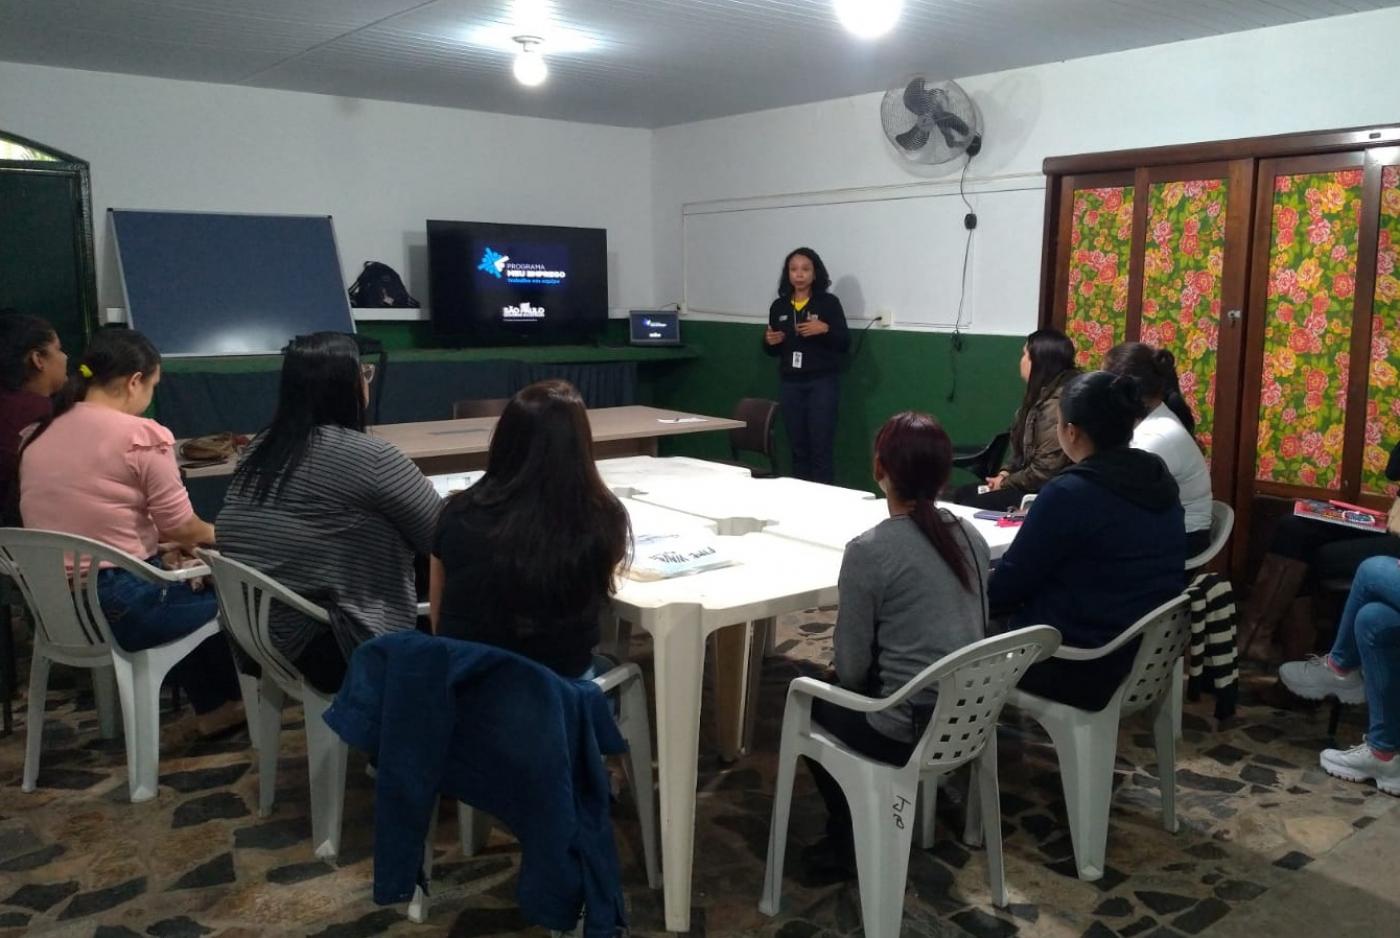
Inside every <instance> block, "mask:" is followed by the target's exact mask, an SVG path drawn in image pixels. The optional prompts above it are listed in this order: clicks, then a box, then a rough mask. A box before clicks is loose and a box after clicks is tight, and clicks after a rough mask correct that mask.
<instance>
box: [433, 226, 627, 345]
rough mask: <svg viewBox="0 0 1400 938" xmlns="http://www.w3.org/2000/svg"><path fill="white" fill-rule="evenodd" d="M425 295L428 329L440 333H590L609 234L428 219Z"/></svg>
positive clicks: (602, 310)
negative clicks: (430, 316) (428, 316)
mask: <svg viewBox="0 0 1400 938" xmlns="http://www.w3.org/2000/svg"><path fill="white" fill-rule="evenodd" d="M428 295H429V300H428V304H429V307H430V310H431V313H432V322H433V331H434V332H435V333H436V334H437V335H438V336H440V337H443V338H446V339H456V340H459V341H462V342H471V343H475V344H481V345H510V344H515V343H527V342H528V343H542V344H555V343H568V342H580V341H585V340H589V339H593V338H595V337H596V336H597V335H599V334H600V333H601V332H602V331H603V329H604V328H605V327H606V325H607V321H608V233H607V231H606V230H604V229H602V228H561V227H555V226H550V225H502V224H495V223H491V222H463V221H433V220H430V221H429V222H428Z"/></svg>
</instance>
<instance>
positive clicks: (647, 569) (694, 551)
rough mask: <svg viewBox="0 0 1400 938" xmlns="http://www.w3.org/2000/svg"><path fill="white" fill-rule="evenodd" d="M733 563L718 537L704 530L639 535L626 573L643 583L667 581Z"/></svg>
mask: <svg viewBox="0 0 1400 938" xmlns="http://www.w3.org/2000/svg"><path fill="white" fill-rule="evenodd" d="M734 563H736V561H735V560H734V558H732V557H730V556H729V555H728V554H727V553H726V552H725V550H724V549H723V548H722V547H721V546H720V544H719V541H718V538H717V537H716V536H714V535H710V534H708V533H706V532H702V531H689V532H686V533H684V534H639V535H637V539H636V544H635V547H634V553H633V556H632V564H631V566H630V567H628V569H627V575H628V576H629V577H631V578H632V579H634V580H641V581H643V582H649V581H652V580H669V579H671V578H672V577H678V576H689V575H690V574H692V573H700V572H702V571H705V570H714V569H716V568H718V567H728V566H732V565H733V564H734Z"/></svg>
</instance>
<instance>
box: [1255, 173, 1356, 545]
mask: <svg viewBox="0 0 1400 938" xmlns="http://www.w3.org/2000/svg"><path fill="white" fill-rule="evenodd" d="M1366 165H1367V155H1366V154H1365V153H1364V152H1361V151H1352V152H1349V153H1348V152H1342V153H1319V154H1313V155H1308V156H1287V157H1280V158H1277V159H1266V160H1261V161H1260V162H1259V166H1258V170H1257V173H1256V189H1257V192H1258V194H1259V197H1258V198H1257V199H1256V200H1255V204H1254V227H1253V232H1252V235H1251V242H1252V243H1251V249H1250V254H1251V256H1252V260H1251V262H1250V286H1249V308H1248V310H1247V311H1246V313H1245V335H1244V341H1245V343H1246V346H1245V365H1244V384H1243V387H1242V389H1241V394H1240V408H1241V410H1240V422H1239V450H1238V453H1237V457H1236V465H1235V492H1234V499H1235V517H1236V524H1237V525H1238V527H1239V528H1240V529H1241V530H1243V531H1248V530H1249V523H1250V520H1251V516H1252V514H1253V509H1254V500H1255V499H1256V498H1258V497H1261V496H1265V497H1274V498H1316V497H1317V496H1318V494H1319V490H1318V489H1317V488H1316V487H1308V486H1299V485H1287V484H1283V483H1277V482H1262V483H1261V482H1259V481H1258V480H1257V479H1256V478H1255V466H1256V462H1257V460H1258V455H1259V402H1260V398H1261V396H1262V391H1261V388H1260V383H1261V381H1262V380H1263V376H1264V338H1265V335H1266V333H1267V328H1268V322H1267V316H1268V308H1269V260H1270V256H1271V254H1272V250H1273V240H1274V239H1273V228H1274V225H1273V221H1274V219H1273V206H1274V202H1273V199H1272V198H1265V197H1264V196H1265V195H1266V194H1269V193H1272V192H1273V187H1274V179H1276V178H1277V177H1278V176H1285V175H1293V174H1298V173H1331V172H1338V171H1341V170H1346V169H1361V170H1363V172H1364V170H1365V167H1366ZM1377 172H1379V170H1377ZM1377 178H1378V179H1379V176H1378V177H1377ZM1365 198H1366V186H1365V182H1364V180H1363V184H1362V200H1363V201H1362V207H1363V210H1364V207H1365V204H1366V203H1365ZM1378 220H1379V219H1372V220H1371V222H1370V224H1371V242H1370V243H1371V246H1372V250H1374V248H1375V244H1376V226H1377V222H1378ZM1366 224H1367V219H1366V214H1365V212H1364V211H1363V212H1362V218H1361V231H1360V232H1359V233H1358V237H1357V271H1358V274H1359V272H1360V271H1361V269H1362V260H1361V259H1362V257H1363V256H1364V255H1363V254H1362V253H1361V251H1362V241H1363V240H1364V233H1365V229H1366ZM1372 284H1373V287H1374V281H1372ZM1354 295H1355V297H1356V302H1355V303H1354V304H1353V306H1352V330H1351V332H1352V335H1351V340H1352V344H1351V373H1350V374H1349V375H1348V379H1347V381H1348V383H1347V414H1346V418H1345V419H1346V421H1347V423H1348V424H1350V423H1351V421H1352V419H1353V415H1354V414H1355V413H1356V412H1357V411H1356V410H1355V408H1357V407H1359V408H1360V414H1361V417H1362V419H1363V421H1364V419H1365V413H1366V380H1367V376H1368V368H1367V367H1366V363H1367V362H1368V361H1369V349H1370V343H1371V329H1370V319H1369V315H1370V301H1369V300H1368V301H1367V303H1366V308H1367V319H1366V320H1365V328H1364V329H1358V328H1357V327H1356V324H1357V322H1358V321H1359V316H1358V310H1359V307H1360V286H1359V283H1358V286H1357V290H1356V294H1354ZM1358 348H1360V349H1362V352H1361V354H1360V355H1359V356H1358V355H1357V349H1358ZM1358 376H1359V377H1358ZM1358 381H1359V382H1360V390H1359V391H1358V390H1357V387H1358ZM1363 438H1364V435H1363ZM1352 449H1353V447H1352V446H1351V443H1350V441H1347V445H1346V447H1345V449H1344V451H1343V454H1342V466H1341V470H1340V476H1341V478H1340V482H1341V484H1340V486H1339V487H1338V489H1337V491H1336V493H1335V497H1337V498H1344V499H1353V498H1354V497H1355V495H1356V493H1355V491H1349V489H1350V488H1352V485H1350V484H1349V483H1355V484H1356V485H1359V484H1360V476H1359V473H1358V470H1359V469H1360V462H1359V456H1360V452H1359V450H1358V451H1357V452H1356V453H1354V454H1353V453H1350V451H1351V450H1352ZM1349 456H1350V457H1351V458H1352V459H1354V460H1356V461H1354V462H1349ZM1349 474H1355V475H1356V478H1354V479H1349V478H1348V475H1349ZM1248 549H1249V539H1248V538H1247V537H1241V538H1237V539H1236V540H1235V547H1234V566H1235V568H1236V569H1243V568H1244V565H1245V564H1246V562H1247V554H1248Z"/></svg>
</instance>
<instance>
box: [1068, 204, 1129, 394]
mask: <svg viewBox="0 0 1400 938" xmlns="http://www.w3.org/2000/svg"><path fill="white" fill-rule="evenodd" d="M1132 239H1133V187H1132V186H1117V187H1113V188H1101V189H1076V190H1075V192H1074V205H1073V218H1072V222H1071V225H1070V267H1069V295H1068V297H1066V300H1065V332H1066V333H1067V334H1068V335H1069V337H1070V338H1071V339H1072V340H1073V341H1074V345H1075V348H1076V349H1077V350H1078V351H1077V354H1076V356H1075V358H1076V361H1077V362H1078V364H1079V365H1080V367H1090V366H1097V365H1098V364H1099V362H1100V361H1102V359H1103V356H1104V353H1105V352H1107V351H1108V350H1109V349H1111V348H1112V347H1113V346H1114V345H1115V344H1116V343H1118V342H1119V341H1120V340H1121V339H1122V337H1123V332H1124V328H1125V326H1126V323H1127V315H1128V261H1129V258H1130V257H1131V254H1132Z"/></svg>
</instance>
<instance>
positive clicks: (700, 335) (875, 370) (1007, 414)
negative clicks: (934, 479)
mask: <svg viewBox="0 0 1400 938" xmlns="http://www.w3.org/2000/svg"><path fill="white" fill-rule="evenodd" d="M682 336H683V337H684V339H685V343H686V345H687V346H688V347H689V348H691V349H693V350H695V351H697V352H699V353H700V354H699V357H698V358H696V359H693V360H691V361H686V362H668V363H664V364H657V365H653V366H650V367H646V368H643V369H642V370H641V385H642V387H641V390H642V393H643V395H644V396H645V398H646V400H647V402H648V403H652V404H655V405H656V406H659V407H671V408H675V409H677V410H688V411H693V412H697V413H707V414H718V415H727V414H729V413H730V412H731V411H732V410H733V408H734V404H735V402H737V401H738V400H739V399H740V398H742V397H766V398H772V399H774V400H776V399H777V396H778V374H777V364H776V362H774V360H773V359H771V358H769V357H768V356H767V355H764V354H763V351H762V348H761V343H762V337H763V327H762V325H752V324H748V323H723V322H697V321H692V320H686V321H685V322H684V323H683V325H682ZM961 342H962V349H961V351H959V352H957V353H956V354H954V353H953V337H952V336H951V335H946V334H943V333H928V332H892V331H877V330H874V329H871V330H869V331H868V332H866V333H864V334H863V335H862V336H860V337H858V338H856V340H855V342H854V343H853V345H852V355H851V358H850V361H849V363H848V368H847V370H846V373H845V374H844V375H843V378H842V384H841V412H840V416H839V419H838V424H837V434H836V477H837V479H836V480H837V483H838V484H840V485H845V486H849V487H851V488H862V489H870V490H872V491H873V490H874V482H873V481H872V480H871V478H870V462H871V448H872V446H873V444H874V440H875V432H876V431H877V430H878V429H879V428H880V425H881V424H883V423H884V422H885V420H886V419H888V418H889V416H890V415H891V414H895V413H898V412H899V411H901V410H922V411H926V412H928V413H931V414H934V415H935V416H936V417H938V419H939V420H941V421H942V422H943V425H944V426H945V427H946V428H947V430H948V433H949V435H950V436H951V437H952V438H953V443H954V445H972V444H978V443H982V442H985V441H986V440H989V439H991V437H992V436H993V435H994V434H996V433H998V432H1000V431H1002V430H1004V429H1006V427H1007V426H1008V425H1009V424H1010V423H1011V417H1012V415H1013V414H1014V412H1015V410H1016V407H1017V405H1018V404H1019V403H1020V400H1021V394H1022V392H1023V390H1024V386H1023V385H1022V384H1021V379H1020V376H1019V375H1018V373H1017V367H1018V363H1019V361H1020V358H1021V347H1022V345H1023V344H1024V342H1025V340H1024V339H1022V338H1020V337H1017V336H990V335H964V336H962V340H961ZM955 370H956V375H957V389H956V394H955V395H954V398H953V400H952V401H949V400H948V395H949V392H950V391H951V390H952V389H953V377H954V371H955ZM779 424H780V427H779V440H778V449H779V458H780V463H779V464H780V466H781V467H782V468H783V471H786V470H787V467H788V455H787V452H788V451H787V441H786V438H785V436H784V434H783V431H782V428H781V420H780V421H779ZM662 452H663V453H664V454H666V455H686V456H699V457H706V458H715V459H727V458H729V444H728V440H727V438H726V437H725V435H723V434H718V433H704V434H696V435H694V436H687V437H676V438H673V439H670V440H666V441H664V442H663V447H662ZM964 481H965V480H964Z"/></svg>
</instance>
